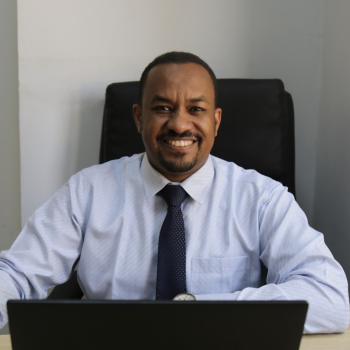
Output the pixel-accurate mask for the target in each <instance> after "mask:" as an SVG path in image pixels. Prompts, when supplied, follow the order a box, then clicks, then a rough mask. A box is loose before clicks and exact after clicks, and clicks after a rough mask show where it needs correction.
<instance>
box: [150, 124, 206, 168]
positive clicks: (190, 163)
mask: <svg viewBox="0 0 350 350" xmlns="http://www.w3.org/2000/svg"><path fill="white" fill-rule="evenodd" d="M165 137H180V138H181V137H195V138H196V139H197V143H198V146H197V152H196V154H195V155H194V156H193V158H192V159H191V160H187V161H186V160H184V158H185V157H186V153H182V152H178V153H176V154H175V157H176V158H177V159H176V160H169V159H166V158H165V157H164V156H163V154H162V152H161V151H160V149H159V148H158V151H157V153H158V159H159V161H160V163H161V164H162V165H163V167H164V168H165V169H166V170H167V171H169V172H172V173H186V172H188V171H190V170H191V169H192V168H193V167H194V166H195V165H196V164H197V161H198V153H199V150H200V147H201V144H202V141H203V138H202V136H201V135H199V134H192V133H191V132H189V131H185V132H183V133H182V134H177V133H176V132H174V131H173V130H169V131H168V132H167V133H164V134H162V135H160V136H159V137H158V138H157V141H158V142H163V141H162V140H163V139H164V138H165Z"/></svg>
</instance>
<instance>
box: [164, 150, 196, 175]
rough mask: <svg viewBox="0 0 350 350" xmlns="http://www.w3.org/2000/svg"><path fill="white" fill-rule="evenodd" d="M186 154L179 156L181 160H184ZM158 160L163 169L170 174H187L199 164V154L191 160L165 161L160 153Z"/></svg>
mask: <svg viewBox="0 0 350 350" xmlns="http://www.w3.org/2000/svg"><path fill="white" fill-rule="evenodd" d="M184 156H185V154H183V153H182V154H179V158H184ZM158 160H159V161H160V164H162V166H163V168H164V169H165V170H166V171H168V172H170V173H177V174H178V173H187V172H189V171H191V170H192V169H193V168H194V167H195V166H196V164H197V161H198V153H197V154H196V155H195V156H194V157H193V159H191V160H184V159H175V160H170V159H165V158H164V157H163V156H162V154H161V153H158Z"/></svg>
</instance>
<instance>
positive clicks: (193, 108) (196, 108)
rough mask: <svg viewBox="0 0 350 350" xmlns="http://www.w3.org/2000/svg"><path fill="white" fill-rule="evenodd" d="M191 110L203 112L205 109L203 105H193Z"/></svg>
mask: <svg viewBox="0 0 350 350" xmlns="http://www.w3.org/2000/svg"><path fill="white" fill-rule="evenodd" d="M190 111H191V112H203V111H205V109H204V108H202V107H198V106H193V107H191V108H190Z"/></svg>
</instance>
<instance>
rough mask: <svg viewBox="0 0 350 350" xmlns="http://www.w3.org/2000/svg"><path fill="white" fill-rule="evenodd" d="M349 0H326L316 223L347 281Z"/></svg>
mask: <svg viewBox="0 0 350 350" xmlns="http://www.w3.org/2000/svg"><path fill="white" fill-rule="evenodd" d="M349 19H350V2H349V1H348V0H336V1H327V5H326V8H325V25H324V50H323V75H322V94H321V108H320V120H319V129H318V135H317V163H316V177H315V201H314V225H315V227H316V228H317V229H318V230H320V231H322V232H323V233H324V235H325V240H326V243H327V244H328V246H329V247H330V248H331V251H332V253H333V254H334V255H335V257H336V258H337V259H338V260H339V262H340V263H341V264H342V266H343V267H344V269H345V272H346V273H347V276H348V279H350V259H349V253H350V107H349V106H350V105H349V101H350V40H349V35H350V22H349Z"/></svg>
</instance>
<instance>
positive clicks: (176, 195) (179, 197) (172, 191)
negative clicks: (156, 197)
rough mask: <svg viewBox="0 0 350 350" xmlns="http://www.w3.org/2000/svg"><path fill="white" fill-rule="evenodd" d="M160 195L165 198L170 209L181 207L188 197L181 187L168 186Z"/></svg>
mask: <svg viewBox="0 0 350 350" xmlns="http://www.w3.org/2000/svg"><path fill="white" fill-rule="evenodd" d="M159 194H160V195H161V196H162V197H163V198H164V200H165V201H166V203H167V204H168V207H179V206H180V205H181V204H182V202H183V201H184V199H185V198H186V197H187V192H186V191H185V190H184V189H183V188H182V187H181V186H180V185H166V186H165V187H164V188H163V189H162V190H161V191H159Z"/></svg>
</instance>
